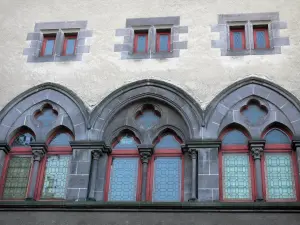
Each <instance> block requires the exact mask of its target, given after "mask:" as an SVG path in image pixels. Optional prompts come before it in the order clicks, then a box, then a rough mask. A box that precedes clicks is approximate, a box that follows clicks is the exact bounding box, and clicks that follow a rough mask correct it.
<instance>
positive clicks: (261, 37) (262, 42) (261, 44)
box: [256, 31, 267, 48]
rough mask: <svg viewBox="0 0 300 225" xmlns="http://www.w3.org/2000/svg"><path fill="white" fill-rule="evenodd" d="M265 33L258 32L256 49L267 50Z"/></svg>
mask: <svg viewBox="0 0 300 225" xmlns="http://www.w3.org/2000/svg"><path fill="white" fill-rule="evenodd" d="M265 34H266V33H265V31H256V47H257V48H266V47H267V44H266V36H265Z"/></svg>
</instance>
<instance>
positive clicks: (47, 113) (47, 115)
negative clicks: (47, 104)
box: [37, 109, 57, 126]
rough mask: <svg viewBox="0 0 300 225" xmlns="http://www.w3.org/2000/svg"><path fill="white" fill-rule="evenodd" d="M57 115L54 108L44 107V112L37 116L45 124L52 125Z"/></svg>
mask: <svg viewBox="0 0 300 225" xmlns="http://www.w3.org/2000/svg"><path fill="white" fill-rule="evenodd" d="M56 117H57V115H56V114H55V113H54V112H53V110H52V109H44V110H43V111H42V113H41V114H40V115H39V116H38V117H37V120H38V121H39V122H41V123H42V124H43V126H50V125H51V124H52V123H53V122H54V121H55V120H56Z"/></svg>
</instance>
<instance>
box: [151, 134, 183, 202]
mask: <svg viewBox="0 0 300 225" xmlns="http://www.w3.org/2000/svg"><path fill="white" fill-rule="evenodd" d="M165 135H173V136H174V137H175V139H176V140H177V141H178V142H179V143H180V144H182V141H181V140H180V139H179V138H178V136H177V135H176V134H173V132H172V133H166V134H164V135H161V136H159V137H158V138H157V139H156V141H155V144H157V143H158V142H159V141H160V140H161V139H162V138H163V137H164V136H165ZM158 157H174V158H175V157H176V158H177V157H179V158H181V163H182V164H181V190H180V194H181V196H180V202H183V201H184V155H183V154H182V151H181V149H172V148H168V149H165V148H164V149H154V153H153V155H152V157H151V160H150V162H149V164H148V177H147V188H146V199H147V201H150V202H152V192H153V180H154V163H155V162H154V161H155V158H158ZM158 202H160V201H158ZM161 202H163V201H161Z"/></svg>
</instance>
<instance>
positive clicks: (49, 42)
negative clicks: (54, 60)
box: [44, 39, 55, 56]
mask: <svg viewBox="0 0 300 225" xmlns="http://www.w3.org/2000/svg"><path fill="white" fill-rule="evenodd" d="M54 42H55V40H54V39H46V40H45V50H44V55H45V56H48V55H52V54H53V48H54Z"/></svg>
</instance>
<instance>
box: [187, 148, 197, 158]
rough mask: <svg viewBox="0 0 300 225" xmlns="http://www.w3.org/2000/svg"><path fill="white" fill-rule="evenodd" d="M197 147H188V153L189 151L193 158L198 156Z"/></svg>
mask: <svg viewBox="0 0 300 225" xmlns="http://www.w3.org/2000/svg"><path fill="white" fill-rule="evenodd" d="M197 152H198V151H197V149H196V148H189V149H188V153H189V156H190V157H191V158H192V159H196V158H197Z"/></svg>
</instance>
